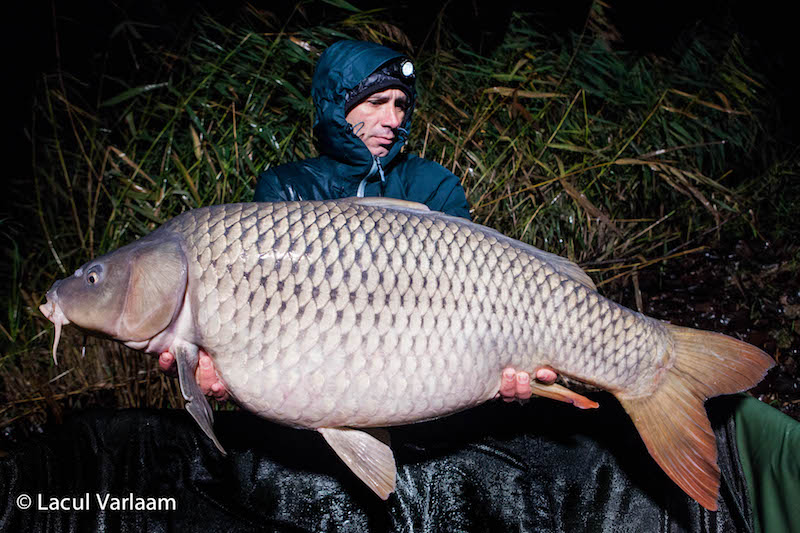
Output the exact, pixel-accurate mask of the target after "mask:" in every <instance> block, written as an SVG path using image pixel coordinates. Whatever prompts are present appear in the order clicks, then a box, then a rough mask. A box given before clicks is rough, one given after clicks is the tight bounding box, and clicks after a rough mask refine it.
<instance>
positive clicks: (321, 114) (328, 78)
mask: <svg viewBox="0 0 800 533" xmlns="http://www.w3.org/2000/svg"><path fill="white" fill-rule="evenodd" d="M400 57H403V54H400V53H398V52H395V51H394V50H392V49H390V48H387V47H385V46H381V45H379V44H375V43H369V42H365V41H339V42H337V43H334V44H333V45H331V46H330V47H328V48H327V49H326V50H325V51H324V52H323V53H322V55H321V56H320V58H319V61H318V62H317V68H316V70H315V71H314V79H313V80H312V83H311V96H312V98H313V100H314V109H315V111H316V114H315V118H314V132H315V134H316V136H317V140H318V142H319V147H320V151H321V152H322V153H323V154H325V155H327V156H328V157H331V158H333V159H335V160H337V161H340V162H342V163H346V164H348V165H352V166H354V167H356V168H355V169H354V175H353V177H354V178H355V177H356V176H360V177H363V176H364V175H365V174H367V173H369V172H370V170H371V168H372V166H373V157H372V154H371V153H370V151H369V149H367V147H366V145H365V144H364V143H363V142H362V141H361V139H359V138H358V137H357V136H356V135H355V133H353V129H352V126H350V124H348V123H347V121H346V120H345V112H344V108H345V103H346V100H347V94H348V92H349V91H350V90H352V89H353V88H354V87H355V86H356V85H358V84H359V83H360V82H361V81H362V80H363V79H364V78H366V77H367V76H369V75H370V74H372V73H373V72H374V71H375V70H376V69H377V68H378V67H380V66H382V65H383V64H385V63H387V62H389V61H391V60H393V59H397V58H400ZM414 104H415V102H414V100H412V101H411V102H409V108H408V111H407V112H406V116H405V119H404V120H403V124H402V125H401V126H400V127H401V128H402V129H404V130H405V131H408V129H409V127H410V125H411V114H412V112H413V110H414ZM405 141H406V135H405V134H404V133H403V132H402V131H399V132H398V139H397V141H396V142H395V143H394V145H392V148H391V150H389V153H388V154H387V155H386V156H384V157H381V158H380V162H381V165H382V166H383V167H386V166H388V165H389V163H391V161H392V160H393V159H394V158H395V157H396V156H397V154H398V153H399V152H400V149H401V148H402V147H403V145H404V144H405ZM360 177H359V178H358V179H360Z"/></svg>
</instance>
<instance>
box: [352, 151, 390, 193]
mask: <svg viewBox="0 0 800 533" xmlns="http://www.w3.org/2000/svg"><path fill="white" fill-rule="evenodd" d="M375 174H378V175H379V176H380V178H381V191H380V193H379V195H380V196H383V194H384V192H385V189H386V175H385V174H384V173H383V165H381V159H380V157H378V156H377V155H376V156H373V157H372V168H370V169H369V172H367V175H366V176H364V179H362V180H361V183H359V184H358V191H357V192H356V196H358V197H359V198H363V197H364V194H365V192H366V190H367V182H368V181H369V178H371V177H372V176H374V175H375Z"/></svg>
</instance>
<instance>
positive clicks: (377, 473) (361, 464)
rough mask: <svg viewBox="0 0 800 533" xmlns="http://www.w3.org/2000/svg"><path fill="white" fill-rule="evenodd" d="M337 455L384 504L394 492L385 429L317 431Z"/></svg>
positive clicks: (392, 460)
mask: <svg viewBox="0 0 800 533" xmlns="http://www.w3.org/2000/svg"><path fill="white" fill-rule="evenodd" d="M318 431H319V432H320V433H321V434H322V436H323V437H325V440H326V441H327V442H328V444H330V446H331V448H333V451H335V452H336V455H338V456H339V458H340V459H341V460H342V461H344V464H346V465H347V466H348V467H349V468H350V470H352V471H353V473H354V474H355V475H357V476H358V477H359V479H361V481H363V482H364V483H366V484H367V486H368V487H369V488H371V489H372V490H373V491H374V492H375V494H377V495H378V496H380V498H381V499H383V500H385V499H387V498H388V497H389V495H390V494H391V493H392V492H394V487H395V477H396V476H397V468H396V467H395V463H394V454H393V453H392V449H391V448H390V447H389V432H388V431H386V430H385V429H369V430H360V429H352V428H319V430H318Z"/></svg>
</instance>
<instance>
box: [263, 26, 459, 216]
mask: <svg viewBox="0 0 800 533" xmlns="http://www.w3.org/2000/svg"><path fill="white" fill-rule="evenodd" d="M399 57H402V54H399V53H397V52H395V51H394V50H391V49H389V48H386V47H385V46H380V45H377V44H374V43H369V42H364V41H339V42H337V43H335V44H333V45H332V46H330V47H329V48H328V49H327V50H325V52H323V54H322V56H320V59H319V62H318V63H317V68H316V71H315V72H314V79H313V81H312V84H311V95H312V97H313V100H314V107H315V110H316V116H315V123H314V132H315V134H316V136H317V141H318V143H319V148H320V152H321V154H322V155H320V156H319V157H315V158H311V159H306V160H303V161H296V162H292V163H287V164H284V165H280V166H277V167H273V168H270V169H268V170H266V171H264V172H262V173H261V175H260V176H259V181H258V186H257V187H256V192H255V197H254V200H255V201H257V202H275V201H291V200H326V199H330V198H344V197H348V196H358V195H359V194H358V192H359V185H362V187H363V196H386V197H390V198H398V199H401V200H411V201H415V202H420V203H424V204H426V205H427V206H428V207H429V208H431V209H432V210H435V211H442V212H445V213H448V214H450V215H455V216H460V217H464V218H470V216H469V205H468V204H467V199H466V196H465V194H464V189H463V188H462V187H461V184H460V182H459V180H458V178H457V177H456V176H455V175H454V174H453V173H451V172H450V171H448V170H447V169H446V168H444V167H443V166H441V165H439V164H438V163H434V162H433V161H428V160H426V159H422V158H419V157H417V156H414V155H406V154H400V150H401V148H402V147H403V145H404V144H405V141H406V134H405V132H407V131H408V130H409V128H410V125H411V115H412V114H413V110H414V104H415V102H414V101H413V100H412V101H411V102H409V108H408V110H407V111H406V116H405V119H404V121H403V124H402V125H401V126H400V128H399V129H398V136H397V141H396V142H395V143H394V145H392V147H391V149H390V150H389V153H388V154H387V155H386V156H384V157H374V156H373V155H372V154H371V153H370V151H369V149H367V146H366V145H365V144H364V143H363V142H362V141H361V139H359V138H358V137H357V136H356V135H355V133H353V128H352V126H351V125H350V124H348V123H347V121H346V120H345V112H344V108H345V101H346V99H347V94H348V91H350V90H351V89H353V88H354V87H355V86H356V85H358V84H359V82H361V81H362V80H363V79H364V78H366V77H367V76H369V75H370V74H372V73H373V72H374V71H375V70H376V69H378V68H379V67H381V66H383V65H384V64H385V63H387V62H389V61H391V60H394V59H397V58H399ZM381 173H383V176H384V182H383V183H381ZM362 182H364V183H363V184H362Z"/></svg>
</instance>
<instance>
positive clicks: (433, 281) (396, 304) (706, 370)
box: [40, 198, 774, 510]
mask: <svg viewBox="0 0 800 533" xmlns="http://www.w3.org/2000/svg"><path fill="white" fill-rule="evenodd" d="M40 309H41V311H42V312H43V313H44V314H45V316H47V317H48V318H49V319H50V320H51V321H52V322H53V323H54V324H55V331H56V338H55V341H54V344H53V357H54V358H55V355H56V350H57V346H58V339H59V335H60V332H61V327H62V326H63V325H65V324H69V323H73V324H75V325H77V326H79V327H80V328H82V329H85V330H89V331H93V332H98V333H100V334H103V335H106V336H109V337H112V338H114V339H116V340H118V341H120V342H122V343H123V344H125V345H127V346H129V347H131V348H134V349H136V350H141V351H144V352H147V353H153V354H160V353H162V352H164V351H170V352H172V353H173V354H175V357H176V361H177V366H178V376H179V382H180V387H181V391H182V394H183V396H184V398H185V400H186V408H187V410H188V411H189V413H191V415H192V416H193V417H194V419H195V420H196V421H197V422H198V424H199V425H200V427H201V428H202V430H203V431H204V432H205V433H206V434H207V435H208V436H209V437H210V438H211V439H212V440H213V442H214V443H215V445H216V446H217V447H218V448H219V449H220V451H222V452H223V453H224V450H223V448H222V446H221V445H220V443H219V441H218V440H217V438H216V436H215V435H214V431H213V428H212V424H213V417H212V411H211V408H210V406H209V404H208V401H207V400H206V398H205V396H204V395H203V393H202V392H201V390H200V388H199V386H198V385H197V383H196V382H195V379H194V375H195V368H196V365H197V361H198V350H199V349H203V350H205V351H206V352H208V354H209V355H210V356H211V357H212V358H213V359H214V363H215V365H216V368H217V372H218V374H219V376H220V378H221V380H222V381H223V382H224V384H225V386H226V387H227V389H228V391H229V392H230V393H231V395H232V396H233V397H234V398H235V399H236V401H237V402H238V403H239V404H240V405H241V406H242V407H244V408H246V409H248V410H250V411H252V412H254V413H256V414H258V415H260V416H262V417H264V418H267V419H270V420H272V421H275V422H278V423H281V424H286V425H289V426H293V427H298V428H307V429H313V430H317V431H318V432H319V433H321V434H322V436H323V437H324V438H325V440H326V441H327V442H328V443H329V444H330V445H331V447H332V448H333V449H334V451H335V452H336V453H337V454H338V455H339V457H340V458H341V459H342V460H343V461H344V462H345V463H346V464H347V465H348V466H349V467H350V468H351V470H352V471H353V472H354V473H355V474H356V475H358V476H359V477H360V478H361V479H362V480H363V481H364V482H365V483H366V484H367V485H368V486H369V487H370V488H371V489H372V490H373V491H375V493H376V494H378V495H379V496H380V497H382V498H384V499H386V498H388V496H389V494H391V492H393V490H394V487H395V462H394V456H393V454H392V451H391V448H390V447H389V444H388V434H387V432H386V431H385V430H383V429H380V428H385V427H387V426H394V425H401V424H409V423H413V422H418V421H422V420H429V419H434V418H437V417H441V416H445V415H448V414H452V413H454V412H456V411H461V410H464V409H468V408H470V407H474V406H476V405H479V404H481V403H483V402H486V401H487V400H489V399H491V398H493V397H495V395H496V393H497V392H498V389H499V386H500V376H501V372H502V370H503V369H504V368H506V367H514V368H516V369H518V370H526V371H530V372H533V371H534V370H535V369H538V368H541V367H550V368H552V369H554V370H555V371H556V372H558V373H560V374H562V375H564V376H566V377H568V378H570V379H571V380H574V381H578V382H582V383H585V384H588V385H591V386H593V387H598V388H601V389H604V390H607V391H610V392H611V393H612V394H613V395H614V396H615V397H616V398H617V399H618V400H619V402H620V403H621V404H622V406H623V407H624V408H625V410H626V412H627V413H628V414H629V415H630V416H631V418H632V419H633V422H634V424H635V426H636V428H637V429H638V431H639V434H640V435H641V437H642V439H643V441H644V443H645V445H646V447H647V449H648V451H649V452H650V454H651V455H652V457H653V458H654V459H655V460H656V462H657V463H658V464H659V465H660V466H661V467H662V468H663V469H664V471H665V472H666V473H667V474H668V475H669V477H670V478H672V479H673V480H674V481H675V483H677V484H678V485H679V486H680V487H681V488H682V489H683V490H684V491H685V492H686V493H687V494H689V495H690V496H691V497H692V498H694V499H695V500H696V501H697V502H699V503H700V504H701V505H703V506H704V507H706V508H707V509H711V510H714V509H716V507H717V503H716V502H717V497H718V492H719V483H720V482H719V477H720V475H719V468H718V466H717V463H716V458H717V455H716V454H717V452H716V443H715V437H714V433H713V432H712V430H711V426H710V423H709V421H708V418H707V415H706V412H705V408H704V401H705V400H706V399H707V398H709V397H712V396H716V395H720V394H730V393H735V392H739V391H743V390H746V389H749V388H751V387H752V386H754V385H755V384H757V383H758V382H759V381H760V380H761V379H762V378H763V376H764V374H765V373H766V371H767V370H768V369H769V368H771V367H772V366H773V365H774V362H773V360H772V359H771V358H770V357H769V356H768V355H767V354H765V353H764V352H762V351H761V350H759V349H758V348H756V347H754V346H751V345H749V344H747V343H745V342H742V341H739V340H736V339H733V338H731V337H727V336H725V335H721V334H717V333H711V332H703V331H698V330H693V329H689V328H683V327H678V326H674V325H671V324H668V323H664V322H661V321H659V320H656V319H653V318H650V317H647V316H644V315H642V314H640V313H637V312H635V311H632V310H630V309H627V308H625V307H623V306H620V305H618V304H616V303H614V302H612V301H610V300H608V299H606V298H604V297H603V296H601V295H600V294H599V293H598V292H597V290H596V288H595V285H594V284H593V283H592V280H591V279H590V278H589V276H588V275H586V273H584V272H583V271H582V270H581V269H580V268H579V267H578V266H577V265H576V264H574V263H572V262H570V261H568V260H566V259H564V258H561V257H558V256H556V255H553V254H550V253H547V252H544V251H542V250H539V249H537V248H534V247H532V246H530V245H527V244H524V243H522V242H519V241H516V240H514V239H511V238H509V237H507V236H504V235H502V234H501V233H499V232H497V231H495V230H492V229H490V228H487V227H484V226H481V225H478V224H475V223H472V222H469V221H467V220H464V219H460V218H456V217H451V216H447V215H445V214H442V213H437V212H432V211H429V210H428V209H427V207H426V206H424V205H422V204H414V203H411V202H405V201H400V200H391V199H386V198H359V199H343V200H332V201H321V202H320V201H318V202H286V203H283V202H277V203H243V204H229V205H217V206H212V207H206V208H201V209H194V210H191V211H187V212H186V213H183V214H181V215H179V216H177V217H175V218H173V219H172V220H170V221H168V222H167V223H165V224H163V225H162V226H161V227H159V228H158V229H157V230H155V231H153V232H152V233H150V234H149V235H147V236H145V237H143V238H141V239H139V240H137V241H135V242H133V243H131V244H129V245H127V246H124V247H122V248H120V249H118V250H116V251H114V252H111V253H109V254H107V255H104V256H102V257H99V258H97V259H94V260H92V261H89V262H88V263H86V264H84V265H83V266H81V267H80V268H79V269H78V270H77V271H75V274H74V275H73V276H71V277H69V278H66V279H64V280H60V281H56V282H55V283H54V284H53V286H52V287H51V288H50V290H49V291H48V292H47V302H46V303H45V304H43V305H42V306H41V307H40ZM319 391H324V394H319ZM534 392H535V393H536V394H540V395H543V396H552V397H555V398H558V399H562V400H567V401H572V402H574V403H576V405H578V406H580V407H594V406H596V404H594V403H593V402H592V401H590V400H588V399H586V398H584V397H583V396H580V395H579V394H577V393H574V392H571V391H569V390H568V389H566V388H565V387H562V386H559V385H551V386H543V385H539V386H538V389H537V390H535V391H534Z"/></svg>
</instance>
